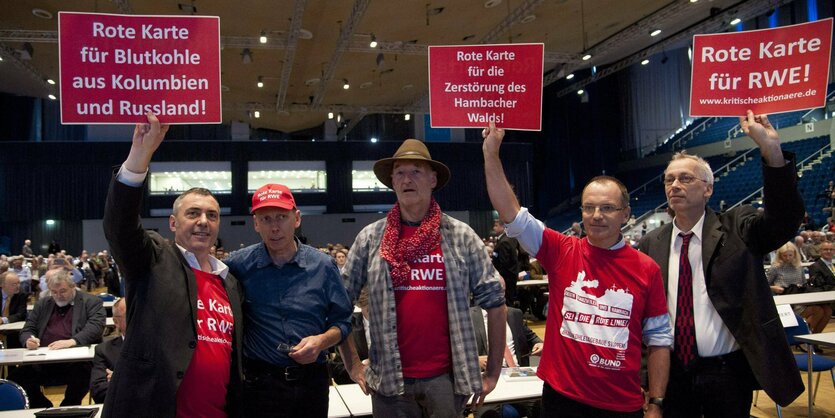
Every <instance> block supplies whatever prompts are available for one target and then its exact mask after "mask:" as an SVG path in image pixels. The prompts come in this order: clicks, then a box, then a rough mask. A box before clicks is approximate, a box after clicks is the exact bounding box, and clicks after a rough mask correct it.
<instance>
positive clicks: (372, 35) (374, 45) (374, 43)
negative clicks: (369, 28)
mask: <svg viewBox="0 0 835 418" xmlns="http://www.w3.org/2000/svg"><path fill="white" fill-rule="evenodd" d="M368 46H369V47H371V48H376V47H377V37H376V36H374V34H373V33H372V34H371V42H370V43H369V44H368Z"/></svg>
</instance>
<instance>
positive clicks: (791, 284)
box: [766, 242, 832, 333]
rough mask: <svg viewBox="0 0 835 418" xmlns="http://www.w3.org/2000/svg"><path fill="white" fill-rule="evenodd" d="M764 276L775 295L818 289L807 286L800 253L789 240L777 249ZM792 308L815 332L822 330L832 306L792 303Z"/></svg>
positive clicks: (827, 320)
mask: <svg viewBox="0 0 835 418" xmlns="http://www.w3.org/2000/svg"><path fill="white" fill-rule="evenodd" d="M766 277H767V278H768V284H769V286H771V291H772V292H774V293H775V294H777V295H787V294H795V293H809V292H815V291H818V288H816V287H814V286H809V282H808V281H807V280H806V277H805V275H804V274H803V267H802V265H801V263H800V253H799V252H798V251H797V247H795V245H794V244H792V243H791V242H787V243H785V244H783V246H782V247H780V248H779V249H777V256H776V257H775V259H774V263H773V264H772V266H771V268H770V269H768V272H766ZM792 308H793V309H794V311H795V312H797V313H798V314H800V315H801V316H802V317H803V318H804V319H806V322H808V323H809V328H810V329H811V330H812V332H816V333H817V332H821V331H823V329H824V328H825V327H826V324H827V323H829V318H830V317H831V316H832V308H831V307H830V306H829V304H817V305H794V306H793V307H792Z"/></svg>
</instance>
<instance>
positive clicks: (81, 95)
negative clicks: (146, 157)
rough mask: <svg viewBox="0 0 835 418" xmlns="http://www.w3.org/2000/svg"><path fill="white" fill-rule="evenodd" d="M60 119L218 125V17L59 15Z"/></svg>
mask: <svg viewBox="0 0 835 418" xmlns="http://www.w3.org/2000/svg"><path fill="white" fill-rule="evenodd" d="M58 50H59V60H60V61H59V67H60V73H61V77H60V79H61V123H64V124H103V123H109V124H134V123H140V122H146V121H147V118H146V117H145V114H146V113H147V112H153V113H155V114H156V115H157V116H158V117H159V120H160V121H161V122H163V123H169V124H186V123H220V122H221V102H220V18H218V17H209V16H134V15H131V16H124V15H112V14H96V13H71V12H60V13H58Z"/></svg>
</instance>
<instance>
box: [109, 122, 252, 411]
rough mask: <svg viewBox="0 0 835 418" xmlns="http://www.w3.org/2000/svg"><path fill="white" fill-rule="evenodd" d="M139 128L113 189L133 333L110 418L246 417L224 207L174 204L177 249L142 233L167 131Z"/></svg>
mask: <svg viewBox="0 0 835 418" xmlns="http://www.w3.org/2000/svg"><path fill="white" fill-rule="evenodd" d="M148 122H149V124H140V125H137V126H136V129H135V130H134V134H133V143H132V146H131V149H130V154H129V155H128V158H127V159H126V160H125V162H124V164H122V166H121V168H120V169H119V170H118V172H117V173H116V175H115V176H113V179H112V180H111V182H110V190H109V192H108V194H107V201H106V204H105V211H104V221H103V224H104V234H105V237H106V238H107V242H108V243H109V244H110V248H111V249H112V251H113V257H114V258H115V259H116V263H117V264H118V265H119V269H120V271H121V273H122V275H123V277H124V279H125V285H126V290H127V297H128V304H127V305H128V306H127V323H128V325H127V331H126V333H125V334H126V335H127V336H128V337H127V338H126V339H125V341H124V345H123V346H122V354H121V357H120V359H119V362H118V363H117V364H116V370H114V371H113V376H112V378H111V380H110V384H109V387H108V389H107V396H106V398H105V401H104V410H103V412H102V416H103V417H129V416H134V417H175V416H176V417H206V418H209V417H211V418H223V417H227V416H236V415H238V413H237V411H238V408H239V403H240V402H239V401H238V399H239V397H240V395H239V391H240V387H241V380H242V373H241V341H242V333H241V332H242V330H241V327H240V324H241V320H242V319H243V313H242V311H241V295H242V294H241V292H240V291H239V288H238V282H237V280H235V278H234V277H233V276H232V275H231V274H229V269H228V268H227V267H226V265H224V264H223V262H221V261H220V260H218V259H216V258H215V257H213V256H211V255H210V254H209V249H210V248H211V247H212V246H213V245H214V244H215V242H216V241H217V234H218V230H219V228H220V207H219V205H218V202H217V200H216V199H215V198H214V196H213V195H212V193H211V192H210V191H209V190H206V189H199V188H194V189H190V190H188V191H186V192H184V193H183V194H181V195H180V196H179V197H178V198H177V200H175V201H174V208H173V213H172V215H171V216H170V217H169V227H170V229H171V231H173V232H174V242H173V243H171V242H169V241H168V240H165V239H164V238H162V237H161V236H160V235H159V234H157V233H156V232H153V231H146V230H145V229H144V228H142V224H141V223H140V220H139V210H140V208H141V207H142V196H143V195H144V191H143V189H144V188H143V187H142V185H143V184H144V182H145V179H146V177H147V173H148V166H149V164H150V161H151V157H152V156H153V154H154V151H156V149H157V148H158V147H159V145H160V144H161V143H162V140H163V138H164V137H165V133H166V131H167V130H168V127H167V126H165V125H162V126H161V125H160V122H159V120H158V119H157V118H156V116H154V115H153V114H151V113H149V114H148Z"/></svg>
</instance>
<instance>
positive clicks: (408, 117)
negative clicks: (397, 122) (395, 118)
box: [403, 113, 412, 120]
mask: <svg viewBox="0 0 835 418" xmlns="http://www.w3.org/2000/svg"><path fill="white" fill-rule="evenodd" d="M403 119H404V120H410V119H412V115H410V114H408V113H407V114H405V115H403Z"/></svg>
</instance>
